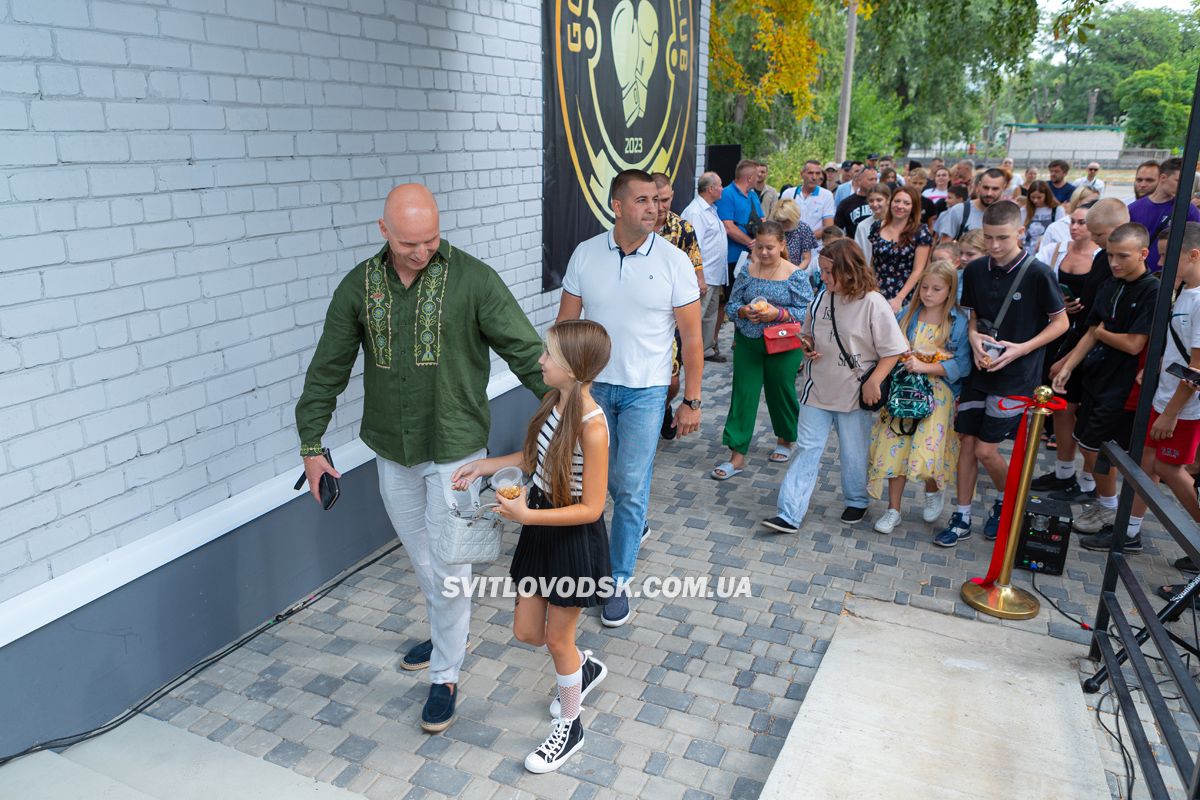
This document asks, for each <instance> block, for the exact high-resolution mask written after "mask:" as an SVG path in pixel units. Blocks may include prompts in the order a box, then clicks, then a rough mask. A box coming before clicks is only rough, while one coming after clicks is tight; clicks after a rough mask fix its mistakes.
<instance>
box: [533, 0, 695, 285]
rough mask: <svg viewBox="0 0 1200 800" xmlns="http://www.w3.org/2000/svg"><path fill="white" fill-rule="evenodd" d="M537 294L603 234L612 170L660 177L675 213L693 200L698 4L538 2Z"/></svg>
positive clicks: (682, 0)
mask: <svg viewBox="0 0 1200 800" xmlns="http://www.w3.org/2000/svg"><path fill="white" fill-rule="evenodd" d="M542 8H543V12H542V30H543V40H544V41H543V43H544V58H543V61H544V63H545V66H546V73H545V82H544V89H543V94H544V96H545V121H544V133H543V137H544V141H545V151H544V153H545V162H544V167H543V186H542V289H543V291H549V290H550V289H556V288H558V287H559V286H560V285H562V277H563V273H565V272H566V269H567V260H568V259H569V258H570V257H571V252H572V251H573V250H574V249H575V246H576V245H577V244H579V242H581V241H583V240H584V239H587V238H590V237H592V236H595V235H596V234H598V233H600V232H601V231H604V230H607V229H609V228H611V227H612V224H613V216H612V209H611V208H610V207H609V203H608V187H609V184H610V183H611V182H612V179H613V178H614V177H615V176H616V174H617V173H618V172H620V171H621V170H625V169H642V170H645V171H646V172H664V173H666V174H667V175H669V176H670V177H671V180H672V183H673V184H674V187H675V198H676V199H675V206H676V209H675V210H676V211H678V210H680V209H682V208H683V207H684V206H686V205H687V204H688V203H689V202H691V199H692V197H693V196H694V194H695V176H696V103H697V100H698V97H699V93H698V77H697V73H696V54H697V42H698V39H699V31H698V30H697V25H698V24H699V1H698V0H619V1H618V0H547V2H545V3H543V4H542Z"/></svg>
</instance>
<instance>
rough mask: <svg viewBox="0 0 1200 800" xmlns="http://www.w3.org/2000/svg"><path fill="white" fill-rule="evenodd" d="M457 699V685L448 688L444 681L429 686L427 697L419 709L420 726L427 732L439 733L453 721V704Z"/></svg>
mask: <svg viewBox="0 0 1200 800" xmlns="http://www.w3.org/2000/svg"><path fill="white" fill-rule="evenodd" d="M457 700H458V687H455V688H454V689H451V688H450V685H449V684H446V683H434V684H430V686H429V699H428V700H426V701H425V708H424V709H423V710H422V711H421V727H422V728H423V729H424V730H426V731H428V732H429V733H441V732H442V731H444V730H446V728H449V727H450V723H451V722H453V721H454V706H455V703H456V702H457Z"/></svg>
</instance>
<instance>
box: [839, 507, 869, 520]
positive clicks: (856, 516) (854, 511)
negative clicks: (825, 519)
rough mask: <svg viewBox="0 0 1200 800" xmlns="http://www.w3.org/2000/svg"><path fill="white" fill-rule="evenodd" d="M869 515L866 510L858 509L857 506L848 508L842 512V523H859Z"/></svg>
mask: <svg viewBox="0 0 1200 800" xmlns="http://www.w3.org/2000/svg"><path fill="white" fill-rule="evenodd" d="M866 515H867V510H866V509H865V508H857V507H856V506H846V509H845V510H844V511H843V512H842V522H859V521H860V520H862V518H863V517H865V516H866Z"/></svg>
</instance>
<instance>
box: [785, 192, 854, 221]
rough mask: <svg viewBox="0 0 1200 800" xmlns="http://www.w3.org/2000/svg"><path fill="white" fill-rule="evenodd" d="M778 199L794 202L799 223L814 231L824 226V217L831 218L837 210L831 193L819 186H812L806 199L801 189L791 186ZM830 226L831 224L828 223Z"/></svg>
mask: <svg viewBox="0 0 1200 800" xmlns="http://www.w3.org/2000/svg"><path fill="white" fill-rule="evenodd" d="M851 191H853V190H851ZM779 199H780V200H795V201H796V205H798V206H800V221H801V222H803V223H804V224H805V225H807V226H808V227H810V228H812V229H813V230H814V231H815V230H816V229H817V228H820V227H822V226H823V225H824V224H825V223H824V220H825V218H826V217H830V218H832V217H833V215H834V213H836V212H837V208H836V207H835V206H834V204H833V192H831V191H829V190H828V189H822V188H821V187H820V186H814V187H813V191H812V194H810V195H809V196H808V197H805V196H804V191H803V190H802V188H801V187H799V186H793V187H792V188H791V189H788V190H787V191H786V192H784V193H783V194H782V195H780V196H779ZM830 224H831V225H832V224H833V223H832V222H830Z"/></svg>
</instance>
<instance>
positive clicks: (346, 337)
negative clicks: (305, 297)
mask: <svg viewBox="0 0 1200 800" xmlns="http://www.w3.org/2000/svg"><path fill="white" fill-rule="evenodd" d="M360 347H361V348H362V351H363V355H364V357H365V358H364V367H363V388H364V398H363V417H362V426H361V430H360V436H361V437H362V440H363V442H364V443H365V444H366V445H367V446H368V447H370V448H371V449H372V450H374V451H375V452H376V453H377V454H378V455H380V456H382V457H384V458H386V459H388V460H389V461H396V462H398V463H400V464H403V465H405V466H413V465H414V464H421V463H423V462H426V461H434V462H437V463H446V462H449V461H456V460H458V459H460V458H464V457H466V456H468V455H470V454H471V453H473V452H475V451H476V450H481V449H483V448H484V447H485V446H486V445H487V440H488V429H489V427H490V425H491V415H490V413H489V410H488V398H487V384H488V376H489V372H490V357H489V354H488V349H489V348H491V349H492V350H495V351H496V352H497V353H498V354H499V355H500V357H501V358H503V359H504V360H505V361H506V362H507V363H508V365H509V367H511V368H512V371H513V372H514V373H515V374H516V376H517V377H518V378H519V379H520V380H521V382H522V383H523V384H525V386H527V387H529V389H530V390H531V391H533V392H534V393H535V394H537V395H538V396H539V397H541V396H542V395H544V394H545V393H546V391H547V389H546V386H545V384H544V383H542V376H541V368H540V367H539V366H538V359H539V358H540V357H541V354H542V341H541V338H540V337H539V336H538V335H537V332H536V331H535V330H534V329H533V325H531V324H530V322H529V320H528V318H526V316H525V313H524V312H523V311H522V310H521V307H520V306H519V305H518V304H517V301H516V299H515V298H513V296H512V293H511V292H510V291H509V290H508V287H507V286H505V285H504V282H503V281H502V280H500V276H499V275H497V274H496V273H495V271H493V270H492V268H491V267H489V266H488V265H486V264H484V263H483V262H482V261H480V260H478V259H476V258H474V257H472V256H470V255H468V254H467V253H464V252H463V251H462V250H458V249H456V248H454V247H453V246H451V245H450V243H449V242H447V241H446V240H445V239H443V240H442V244H441V247H439V248H438V251H437V252H436V253H435V254H434V256H433V258H432V259H431V260H430V262H429V265H428V266H426V267H425V269H424V270H422V271H421V274H420V277H418V278H417V280H415V281H413V284H412V286H409V287H407V288H406V287H405V286H404V284H403V283H402V282H401V281H400V278H399V277H397V275H396V271H395V270H394V269H393V268H392V266H391V261H390V256H389V251H388V248H387V246H386V245H385V246H384V248H383V249H382V250H380V251H379V253H377V254H376V255H374V256H373V257H371V258H369V259H367V260H366V261H364V262H363V263H361V264H359V265H358V266H356V267H355V268H354V269H352V270H351V271H350V274H348V275H347V276H346V277H345V278H343V279H342V282H341V283H340V284H339V285H338V287H337V289H336V290H335V291H334V293H333V299H332V300H331V301H330V303H329V310H328V312H327V313H326V315H325V328H324V330H323V331H322V333H321V340H320V341H319V342H318V343H317V350H316V353H315V354H314V355H313V359H312V363H311V364H309V366H308V374H307V375H306V376H305V378H304V392H303V394H301V396H300V401H299V402H298V403H297V404H296V427H297V428H298V430H299V433H300V453H301V455H319V454H320V453H321V437H322V436H323V435H324V433H325V430H326V428H327V427H328V426H329V420H330V418H331V417H332V416H333V410H334V407H335V406H336V405H337V397H338V395H339V394H341V393H342V391H343V390H344V389H345V388H346V384H347V383H348V382H349V381H350V372H351V370H352V369H353V367H354V361H355V359H356V358H357V357H358V351H359V348H360Z"/></svg>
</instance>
